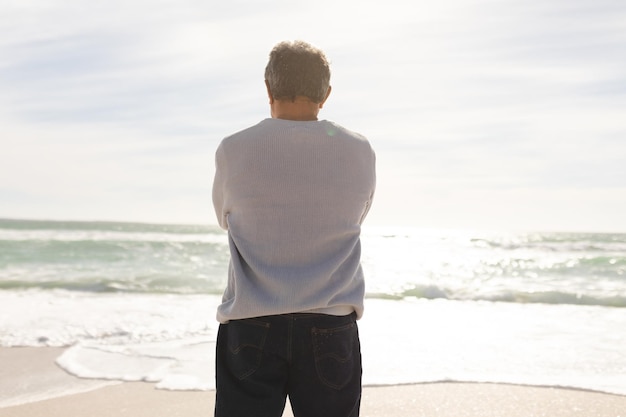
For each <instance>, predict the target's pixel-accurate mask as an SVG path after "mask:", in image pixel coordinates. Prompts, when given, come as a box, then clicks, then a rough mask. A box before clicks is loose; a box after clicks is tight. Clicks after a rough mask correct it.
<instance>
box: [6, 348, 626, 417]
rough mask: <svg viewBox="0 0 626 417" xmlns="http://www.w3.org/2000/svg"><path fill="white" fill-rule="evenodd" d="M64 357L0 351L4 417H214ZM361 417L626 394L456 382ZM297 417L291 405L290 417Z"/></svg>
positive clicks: (379, 391) (380, 402)
mask: <svg viewBox="0 0 626 417" xmlns="http://www.w3.org/2000/svg"><path fill="white" fill-rule="evenodd" d="M61 352H62V349H60V348H1V349H0V363H1V364H2V367H1V369H0V405H1V404H4V405H5V406H4V407H2V408H0V417H56V416H58V417H87V416H88V417H109V416H132V417H144V416H145V417H159V416H163V417H165V416H168V417H174V416H186V417H188V416H210V415H212V413H213V402H214V396H215V393H214V392H213V391H205V392H201V391H164V390H157V389H155V387H154V385H153V384H150V383H145V382H131V383H116V382H108V381H95V380H81V379H78V378H74V377H72V376H71V375H67V374H66V373H65V372H63V371H62V370H61V369H59V368H58V367H57V366H56V365H55V364H54V359H55V358H56V357H57V356H58V355H59V354H60V353H61ZM55 387H57V391H55V389H54V388H55ZM60 388H63V390H64V391H63V392H61V391H59V390H58V389H60ZM72 392H73V393H72ZM27 397H30V398H31V399H32V398H35V399H39V400H35V401H34V402H28V403H22V404H17V405H9V406H6V404H10V402H11V399H12V398H13V399H14V400H13V401H14V402H15V401H16V400H15V399H18V400H19V401H20V402H21V401H22V400H23V399H24V398H27ZM45 397H48V398H47V399H44V398H45ZM20 399H22V400H20ZM361 415H362V416H370V417H389V416H392V417H393V416H414V417H420V416H424V417H426V416H428V417H444V416H446V417H448V416H449V417H473V416H476V417H478V416H480V417H491V416H493V417H504V416H507V417H516V416H518V417H538V416H546V417H547V416H549V417H571V416H581V417H626V396H619V395H611V394H604V393H598V392H590V391H582V390H573V389H563V388H549V387H529V386H518V385H504V384H482V383H456V382H454V383H452V382H445V383H430V384H414V385H396V386H381V387H365V389H364V391H363V403H362V408H361ZM291 416H293V414H292V413H291V410H290V409H289V406H287V408H286V410H285V413H284V417H291Z"/></svg>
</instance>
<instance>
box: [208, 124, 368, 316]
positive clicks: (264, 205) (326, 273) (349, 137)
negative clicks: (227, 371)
mask: <svg viewBox="0 0 626 417" xmlns="http://www.w3.org/2000/svg"><path fill="white" fill-rule="evenodd" d="M215 161H216V162H215V166H216V172H215V179H214V184H213V205H214V208H215V212H216V214H217V218H218V222H219V224H220V226H221V227H222V228H224V229H226V230H228V243H229V247H230V255H231V260H230V264H229V268H228V284H227V287H226V290H225V292H224V295H223V300H222V304H221V305H220V306H219V307H218V311H217V319H218V321H219V322H221V323H227V322H228V321H229V320H236V319H243V318H250V317H260V316H267V315H276V314H286V313H295V312H309V313H322V314H330V315H347V314H350V313H352V312H353V311H354V312H356V313H357V317H358V318H360V317H361V315H362V314H363V298H364V293H365V284H364V277H363V271H362V269H361V263H360V256H361V246H360V232H361V223H362V222H363V220H364V218H365V216H366V214H367V212H368V210H369V208H370V205H371V203H372V198H373V195H374V189H375V182H376V179H375V155H374V152H373V150H372V148H371V146H370V144H369V142H368V141H367V140H366V139H365V138H364V137H362V136H360V135H358V134H356V133H353V132H351V131H349V130H347V129H345V128H343V127H341V126H339V125H337V124H335V123H333V122H329V121H325V120H324V121H291V120H282V119H265V120H263V121H261V122H260V123H259V124H257V125H255V126H252V127H250V128H248V129H245V130H243V131H240V132H238V133H235V134H234V135H231V136H229V137H227V138H225V139H224V140H223V141H222V142H221V143H220V145H219V147H218V149H217V151H216V159H215Z"/></svg>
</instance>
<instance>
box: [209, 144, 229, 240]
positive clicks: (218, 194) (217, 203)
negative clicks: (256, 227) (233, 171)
mask: <svg viewBox="0 0 626 417" xmlns="http://www.w3.org/2000/svg"><path fill="white" fill-rule="evenodd" d="M213 208H214V209H215V214H216V216H217V222H218V224H219V225H220V227H221V228H222V229H224V230H228V222H227V217H228V212H226V210H225V207H224V153H223V150H222V146H221V145H220V146H219V147H218V148H217V151H216V152H215V178H214V179H213Z"/></svg>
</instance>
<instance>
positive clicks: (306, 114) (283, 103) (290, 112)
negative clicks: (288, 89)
mask: <svg viewBox="0 0 626 417" xmlns="http://www.w3.org/2000/svg"><path fill="white" fill-rule="evenodd" d="M270 107H271V112H272V117H273V118H274V119H283V120H295V121H300V122H304V121H313V120H317V115H318V113H319V111H320V104H319V103H314V102H313V101H311V99H309V98H308V97H296V98H295V100H273V102H272V103H271V104H270Z"/></svg>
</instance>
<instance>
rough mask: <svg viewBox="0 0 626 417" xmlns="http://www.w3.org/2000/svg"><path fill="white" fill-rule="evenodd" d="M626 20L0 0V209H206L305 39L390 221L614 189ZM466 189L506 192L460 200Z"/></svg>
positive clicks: (537, 13)
mask: <svg viewBox="0 0 626 417" xmlns="http://www.w3.org/2000/svg"><path fill="white" fill-rule="evenodd" d="M624 18H626V8H625V7H624V6H623V5H622V4H621V2H619V1H613V0H599V1H597V2H593V3H591V2H588V1H583V0H573V1H572V0H558V1H552V2H542V1H539V0H532V1H517V0H510V1H505V2H493V1H483V0H472V1H461V0H446V1H441V2H434V3H433V2H430V3H411V2H406V1H400V0H390V1H388V2H385V3H384V4H381V3H380V2H374V1H360V2H356V1H345V2H336V1H335V2H333V1H330V0H328V1H327V0H321V1H320V2H317V3H302V2H298V3H294V2H287V1H279V2H271V3H270V2H262V1H261V2H255V1H245V0H241V1H233V2H222V3H215V4H213V3H211V4H209V3H207V2H204V1H200V0H186V1H182V2H181V1H173V0H171V1H170V0H167V1H164V0H161V1H156V2H155V1H147V0H130V1H129V0H126V1H122V0H111V1H93V2H84V1H79V0H65V1H63V2H61V1H57V2H51V1H43V0H41V1H37V0H35V1H23V2H12V3H10V4H3V5H2V6H0V89H1V90H2V92H3V94H2V95H1V96H0V117H1V118H2V121H3V122H2V124H1V125H0V140H1V141H2V145H3V147H4V149H6V151H5V152H3V153H2V154H0V174H1V177H0V178H1V179H0V197H2V198H3V204H2V208H1V209H0V215H2V216H20V215H21V214H20V213H26V211H24V210H25V205H26V203H25V202H27V201H41V202H42V203H40V204H37V205H36V206H37V207H30V208H28V211H27V212H28V213H33V215H34V216H35V215H37V213H41V215H40V216H37V217H48V216H47V215H46V213H63V212H64V209H65V210H67V215H68V217H72V216H75V217H81V218H84V217H85V216H87V217H89V218H98V217H100V218H105V219H107V218H109V219H111V218H113V219H115V218H117V219H124V215H125V214H124V213H129V214H128V216H130V213H131V212H132V213H134V214H133V215H132V216H131V217H133V219H134V218H136V217H137V216H140V213H141V209H140V207H142V208H143V209H145V212H146V213H149V215H150V216H151V218H154V219H157V218H158V219H160V220H166V221H178V220H181V219H183V220H185V219H191V218H194V219H206V217H205V214H206V208H207V207H206V206H207V205H210V202H208V200H207V195H208V189H209V188H210V183H211V176H212V169H213V166H212V164H213V150H214V148H215V146H216V145H217V142H218V141H219V140H220V139H221V138H222V137H223V136H225V135H227V134H229V133H232V132H233V131H236V130H239V129H241V128H244V127H247V126H249V125H250V124H252V123H255V122H257V121H258V120H259V119H261V118H264V117H267V116H268V109H267V104H266V103H267V99H266V97H265V91H264V87H263V66H264V65H265V61H266V59H267V54H268V52H269V49H270V48H271V46H272V45H273V44H275V43H276V42H278V41H280V40H283V39H298V38H299V39H305V40H308V41H310V42H312V43H314V44H316V45H318V46H320V47H322V48H323V49H325V51H326V52H327V54H328V56H329V57H330V59H331V62H332V66H333V79H332V84H333V87H334V89H333V94H332V96H331V98H330V100H329V102H328V103H327V104H326V106H325V108H324V110H323V113H322V116H323V117H327V118H330V119H334V120H336V121H338V122H340V123H342V124H345V125H346V126H347V127H349V128H352V129H354V130H357V131H359V132H361V133H363V134H365V135H366V136H368V137H369V138H370V139H371V141H372V143H373V144H374V146H375V147H376V150H377V153H378V160H379V192H378V193H377V197H378V201H377V202H376V204H375V206H374V210H373V211H372V215H373V217H379V219H380V220H381V222H384V221H385V220H387V219H388V218H389V213H393V217H394V218H403V219H405V221H406V222H410V223H413V224H418V225H420V224H425V223H426V224H429V223H431V222H438V223H440V224H443V225H445V224H446V223H450V224H462V223H463V222H464V221H465V222H467V224H469V225H470V226H471V225H472V224H477V223H480V222H482V220H481V218H480V216H481V214H482V216H484V220H485V222H487V223H488V221H489V219H490V218H491V219H495V218H500V217H501V218H502V221H501V222H500V223H502V224H504V223H505V222H506V221H507V220H506V219H509V221H513V220H512V219H516V218H518V217H519V216H520V214H523V213H524V212H527V211H528V208H527V207H523V206H524V205H523V204H522V202H523V201H532V200H533V198H534V199H535V200H536V201H541V205H546V207H545V211H546V213H547V212H551V213H552V212H556V211H558V210H559V209H566V208H565V207H567V204H571V203H572V202H573V201H579V204H581V207H582V206H585V207H587V208H588V209H589V210H587V211H585V213H589V212H590V210H591V209H590V208H591V207H593V208H594V209H598V210H601V207H603V203H602V202H604V206H607V205H608V204H613V205H614V206H615V205H617V206H619V207H621V205H620V204H621V203H619V202H617V203H616V200H619V198H616V197H614V196H613V197H612V196H611V190H614V192H615V193H619V192H620V190H623V189H624V188H625V187H626V183H625V182H626V168H623V165H624V164H623V163H622V162H621V161H623V160H624V159H626V145H625V142H624V141H623V138H624V135H625V134H626V122H624V121H623V116H622V113H623V109H624V106H625V103H626V97H625V93H626V78H625V77H624V75H623V68H624V67H625V64H626V62H625V61H626V55H624V54H623V53H622V52H623V50H624V47H625V46H626V38H624V33H623V29H622V25H623V23H622V22H623V19H624ZM515 190H517V191H519V193H517V194H516V192H515ZM598 190H601V191H598ZM550 193H553V194H550ZM516 195H519V196H523V197H519V198H518V197H514V196H516ZM549 195H554V196H560V198H561V200H559V198H556V197H555V198H547V196H549ZM585 195H589V196H593V198H597V199H599V200H598V201H594V202H585V197H584V196H585ZM20 196H22V197H20ZM471 196H481V198H485V199H487V198H495V199H498V201H501V203H498V204H489V203H487V202H483V203H481V204H478V203H476V201H478V200H472V201H473V202H472V203H471V204H469V206H471V207H473V208H472V209H471V210H469V209H468V210H469V211H471V212H472V213H474V214H472V215H471V216H469V215H467V216H464V215H462V214H459V213H461V212H463V210H465V208H466V206H467V207H469V206H468V205H467V204H468V203H467V200H468V199H471V198H472V197H471ZM159 199H160V200H161V204H160V205H159V206H158V207H157V208H155V206H154V204H155V201H157V200H159ZM505 200H506V201H510V202H511V203H510V204H508V203H507V204H504V203H502V201H505ZM12 201H13V202H14V203H11V202H12ZM45 201H48V204H45ZM559 201H562V202H567V204H565V203H559ZM512 202H517V206H519V208H518V209H516V208H515V207H516V205H515V204H513V203H512ZM194 205H197V206H198V207H197V208H196V209H193V208H191V207H193V206H194ZM547 205H550V207H548V206H547ZM377 207H378V208H377ZM437 207H438V209H434V208H437ZM431 209H432V210H431ZM194 210H195V211H194ZM500 210H503V212H500ZM179 212H180V214H179V215H177V214H176V213H179ZM190 212H193V213H195V214H190ZM605 212H606V213H608V214H607V216H609V215H611V216H613V215H614V213H613V212H610V210H609V209H606V210H605ZM609 212H610V213H609ZM581 213H582V211H581ZM420 214H421V215H420ZM146 215H148V214H146ZM170 216H171V218H170ZM166 217H167V219H166ZM536 217H537V218H536V219H535V220H534V221H535V222H536V223H537V224H539V223H542V222H543V223H542V224H545V221H544V220H541V219H540V218H539V217H540V210H537V216H536ZM595 217H599V216H595ZM66 218H67V217H66ZM463 218H465V220H463V221H461V220H460V219H463ZM203 221H204V220H203ZM569 221H570V223H571V227H578V226H579V225H578V224H576V221H574V220H572V219H570V220H569ZM578 221H579V222H580V223H581V224H582V223H588V224H590V226H589V227H592V223H593V222H594V221H596V220H594V219H591V218H587V217H585V216H583V215H582V214H581V215H580V216H579V218H578ZM618 221H619V220H618ZM618 221H613V222H612V224H615V223H617V222H618ZM529 224H530V222H529ZM596 224H599V222H597V221H596ZM622 229H624V230H626V225H624V226H623V227H622Z"/></svg>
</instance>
